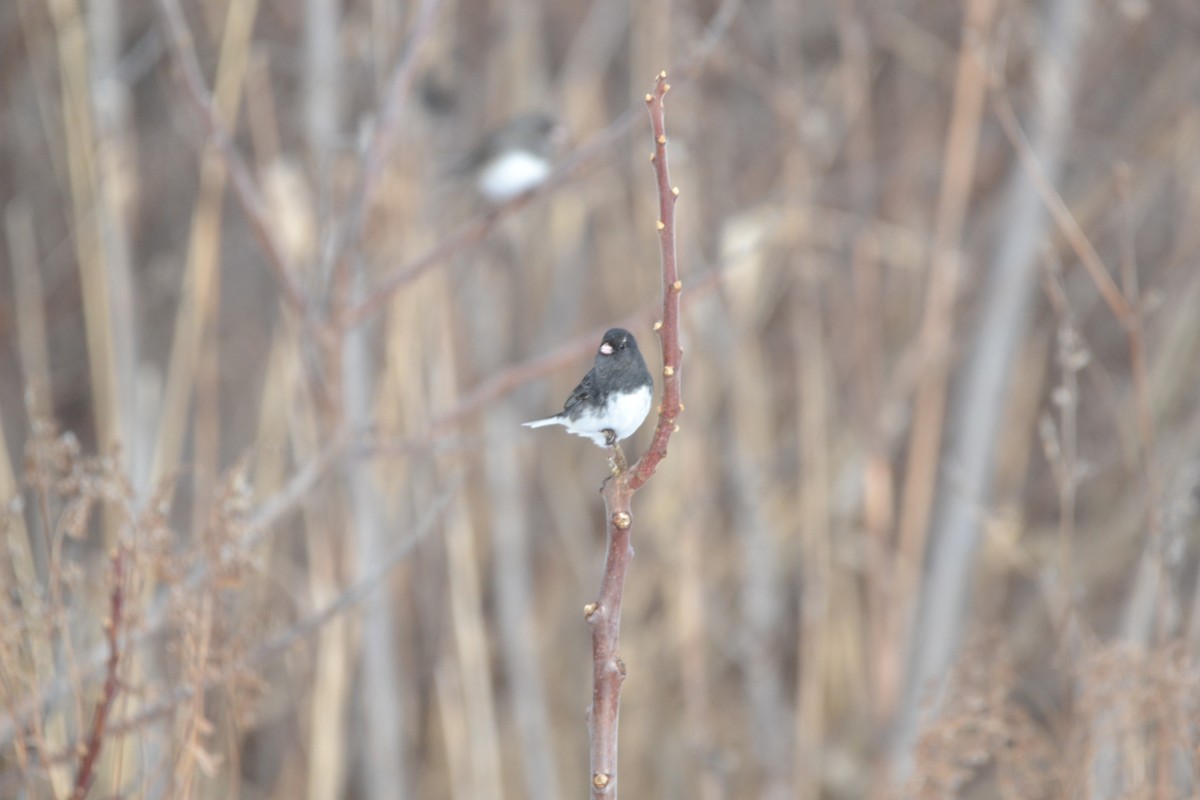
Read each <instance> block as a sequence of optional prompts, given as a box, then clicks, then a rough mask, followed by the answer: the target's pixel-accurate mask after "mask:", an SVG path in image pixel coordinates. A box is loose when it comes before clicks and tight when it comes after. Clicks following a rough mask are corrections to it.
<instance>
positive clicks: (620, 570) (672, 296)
mask: <svg viewBox="0 0 1200 800" xmlns="http://www.w3.org/2000/svg"><path fill="white" fill-rule="evenodd" d="M670 88H671V86H670V84H668V83H667V73H665V72H660V73H659V74H658V78H657V79H656V80H655V83H654V91H653V92H652V93H650V94H648V95H646V105H647V107H648V109H649V112H650V123H651V126H652V127H653V130H654V155H653V156H651V160H652V161H653V163H654V174H655V177H656V179H657V183H658V199H659V220H658V223H657V227H658V232H659V246H660V247H661V250H662V277H663V315H662V321H661V322H658V323H656V324H655V326H654V328H655V330H656V331H658V335H659V339H660V341H661V342H662V353H663V365H664V366H663V400H662V404H661V405H660V407H659V412H658V426H657V427H656V428H655V431H654V439H653V440H652V442H651V444H650V449H649V450H647V451H646V453H645V454H644V455H643V456H642V457H641V459H639V460H638V462H637V464H635V465H634V466H633V468H632V469H628V470H621V471H619V472H617V473H616V474H614V475H613V476H611V477H610V478H609V479H608V480H606V481H605V482H604V486H603V487H602V488H601V490H600V493H601V495H602V496H603V497H604V510H605V517H606V519H605V525H606V527H607V530H608V548H607V551H606V553H605V556H604V575H603V577H602V578H601V580H600V593H599V596H598V597H597V598H596V602H594V603H589V604H588V605H587V607H585V608H584V611H583V613H584V617H585V618H586V619H587V621H588V623H589V624H590V625H591V626H592V705H591V708H589V709H588V734H589V736H590V738H591V787H592V788H591V794H592V798H593V800H600V798H607V799H609V800H612V799H615V798H616V796H617V722H618V717H619V715H620V702H621V684H622V683H623V682H624V681H625V662H624V661H622V660H621V657H620V655H619V648H620V640H621V597H622V594H623V592H624V589H625V575H626V573H628V571H629V564H630V562H631V561H632V560H633V546H632V545H631V543H630V534H631V532H632V528H633V514H632V510H631V509H632V500H633V495H634V493H636V492H637V490H638V489H640V488H641V487H642V486H644V485H645V483H646V481H648V480H649V479H650V476H652V475H653V474H654V471H655V469H656V468H657V467H658V463H659V462H660V461H662V460H663V458H664V457H665V456H666V455H667V442H668V441H669V440H670V438H671V434H672V433H674V432H675V430H676V429H677V426H676V424H675V418H676V417H677V416H678V415H679V412H680V411H682V410H683V402H682V400H681V396H680V382H679V362H680V359H681V357H682V355H683V353H682V351H681V350H680V348H679V294H680V291H681V290H682V288H683V284H682V282H680V280H679V273H678V267H677V264H676V260H675V201H676V199H677V198H678V197H679V190H678V189H674V188H672V187H671V180H670V175H669V174H668V172H667V135H666V127H665V123H664V119H663V97H664V96H665V95H666V93H667V91H668V90H670ZM614 450H615V455H616V456H617V457H618V461H617V463H618V464H619V463H622V461H621V459H620V458H619V456H620V450H619V449H617V448H614Z"/></svg>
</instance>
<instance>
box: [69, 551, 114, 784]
mask: <svg viewBox="0 0 1200 800" xmlns="http://www.w3.org/2000/svg"><path fill="white" fill-rule="evenodd" d="M112 581H113V586H112V593H111V595H110V597H109V610H108V619H107V620H105V621H104V632H105V634H106V636H107V638H108V671H107V674H106V675H105V677H104V687H103V689H101V691H100V700H99V701H98V702H97V703H96V710H95V712H94V713H93V715H92V728H91V732H90V733H89V734H88V739H87V742H86V744H85V745H84V747H83V751H82V756H81V757H80V759H79V767H78V769H77V770H76V771H75V788H74V790H73V791H72V792H71V797H72V800H83V798H84V797H86V796H87V793H88V790H89V789H91V787H92V781H93V780H94V779H95V777H96V772H95V770H96V760H97V759H98V758H99V757H100V749H101V748H102V747H103V746H104V733H105V726H106V725H107V723H108V715H109V712H110V711H112V706H113V700H114V698H116V696H117V689H118V688H119V682H118V680H117V668H118V667H119V666H120V664H121V648H120V630H121V613H122V611H123V610H124V605H125V560H124V554H123V553H122V551H121V549H120V548H118V549H117V550H116V551H114V553H113V556H112Z"/></svg>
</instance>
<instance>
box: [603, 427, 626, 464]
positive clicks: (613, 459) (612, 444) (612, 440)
mask: <svg viewBox="0 0 1200 800" xmlns="http://www.w3.org/2000/svg"><path fill="white" fill-rule="evenodd" d="M604 441H605V442H607V443H608V448H609V457H608V466H609V468H610V469H611V470H612V474H613V475H620V474H621V473H622V472H624V471H625V470H627V469H629V464H628V463H627V462H626V461H625V453H624V452H622V451H621V445H619V444H617V434H616V432H615V431H611V430H606V431H604Z"/></svg>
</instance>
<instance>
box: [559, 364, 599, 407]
mask: <svg viewBox="0 0 1200 800" xmlns="http://www.w3.org/2000/svg"><path fill="white" fill-rule="evenodd" d="M595 382H596V370H595V369H594V368H593V369H590V370H588V374H587V375H584V376H583V380H581V381H580V382H579V385H578V386H576V387H575V390H574V391H572V392H571V395H570V396H569V397H568V398H567V402H565V403H563V413H564V414H567V413H570V411H571V409H572V408H574V407H575V406H577V405H579V404H580V403H582V402H583V401H584V400H586V399H588V398H589V397H591V396H592V392H593V391H594V389H593V387H594V385H595Z"/></svg>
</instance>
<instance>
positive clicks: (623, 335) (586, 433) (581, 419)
mask: <svg viewBox="0 0 1200 800" xmlns="http://www.w3.org/2000/svg"><path fill="white" fill-rule="evenodd" d="M653 392H654V379H653V378H651V377H650V370H648V369H646V361H645V359H643V358H642V353H641V351H640V350H638V346H637V340H635V339H634V338H633V334H632V333H630V332H629V331H627V330H625V329H624V328H611V329H610V330H608V331H607V332H606V333H605V334H604V338H603V339H601V340H600V348H599V350H597V351H596V361H595V365H594V366H593V367H592V368H591V370H590V371H589V372H588V374H587V375H584V376H583V380H581V381H580V382H579V385H578V386H576V387H575V390H574V391H572V392H571V394H570V396H569V397H568V398H567V402H566V403H564V404H563V410H562V412H561V413H559V414H555V415H554V416H552V417H546V418H545V419H536V420H533V421H532V422H525V423H523V424H524V425H525V427H527V428H540V427H542V426H544V425H562V426H563V427H564V428H566V429H567V433H573V434H575V435H576V436H583V437H586V438H588V439H591V440H592V441H593V442H595V444H596V445H597V446H599V447H613V446H614V445H616V443H617V442H619V441H621V440H622V439H627V438H629V437H630V436H631V435H632V434H633V432H634V431H636V430H637V429H638V428H640V427H641V425H642V423H643V422H645V421H646V415H648V414H649V413H650V402H651V400H652V398H653Z"/></svg>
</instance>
